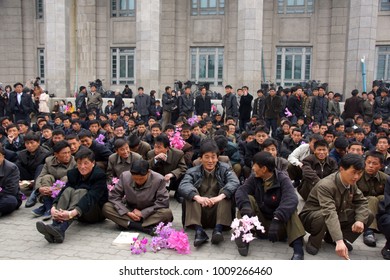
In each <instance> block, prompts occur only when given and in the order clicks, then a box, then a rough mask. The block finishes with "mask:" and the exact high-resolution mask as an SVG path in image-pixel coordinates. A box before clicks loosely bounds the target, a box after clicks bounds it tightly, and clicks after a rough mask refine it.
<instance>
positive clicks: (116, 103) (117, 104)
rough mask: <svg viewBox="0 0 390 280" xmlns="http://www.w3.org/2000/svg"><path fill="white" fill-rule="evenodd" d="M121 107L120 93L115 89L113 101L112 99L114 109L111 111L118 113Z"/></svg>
mask: <svg viewBox="0 0 390 280" xmlns="http://www.w3.org/2000/svg"><path fill="white" fill-rule="evenodd" d="M122 106H123V99H122V95H121V92H120V91H119V89H117V90H116V91H115V99H114V109H113V111H117V112H120V111H121V110H122Z"/></svg>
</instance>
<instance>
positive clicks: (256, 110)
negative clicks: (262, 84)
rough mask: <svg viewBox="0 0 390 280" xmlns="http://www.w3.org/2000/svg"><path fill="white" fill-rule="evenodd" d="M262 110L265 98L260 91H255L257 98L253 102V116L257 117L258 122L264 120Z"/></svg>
mask: <svg viewBox="0 0 390 280" xmlns="http://www.w3.org/2000/svg"><path fill="white" fill-rule="evenodd" d="M264 109H265V97H264V92H263V90H262V89H259V90H258V91H257V98H256V99H255V101H254V102H253V114H252V116H255V115H256V116H257V117H258V120H264Z"/></svg>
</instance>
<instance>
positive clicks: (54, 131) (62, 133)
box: [52, 129, 65, 138]
mask: <svg viewBox="0 0 390 280" xmlns="http://www.w3.org/2000/svg"><path fill="white" fill-rule="evenodd" d="M52 135H53V136H55V135H62V136H64V138H65V132H64V131H63V130H62V129H54V130H53V133H52Z"/></svg>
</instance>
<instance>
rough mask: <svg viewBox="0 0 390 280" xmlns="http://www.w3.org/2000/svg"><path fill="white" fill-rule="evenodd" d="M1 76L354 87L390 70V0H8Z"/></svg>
mask: <svg viewBox="0 0 390 280" xmlns="http://www.w3.org/2000/svg"><path fill="white" fill-rule="evenodd" d="M0 10H1V11H2V13H1V15H0V44H1V47H0V82H2V83H3V85H5V84H13V83H14V82H16V81H26V80H27V79H32V78H35V77H37V76H40V77H41V79H42V82H43V84H44V85H45V88H46V89H48V90H49V92H51V93H55V94H56V96H58V97H69V96H73V94H74V92H75V91H77V89H78V87H79V86H81V85H88V82H89V81H92V80H94V79H97V78H99V79H101V80H103V84H104V87H105V88H106V89H113V90H114V89H117V88H118V89H121V90H122V89H123V87H124V85H125V84H128V85H129V86H130V87H131V88H132V89H133V91H134V90H135V89H136V88H137V87H138V86H143V87H144V88H145V90H146V91H147V92H148V91H149V90H152V89H155V90H157V91H158V92H161V91H162V90H163V89H164V87H165V86H166V85H170V86H173V85H174V81H175V80H180V81H182V82H184V81H187V80H191V81H199V82H208V83H210V88H211V90H216V91H219V92H221V93H223V91H224V85H226V84H231V85H232V86H233V88H238V87H241V86H243V85H247V86H249V88H250V92H255V91H256V90H257V89H258V88H260V85H261V83H262V82H265V81H268V82H272V83H275V84H277V85H281V86H284V87H287V86H291V85H292V84H295V83H297V82H302V81H307V80H320V81H321V82H327V83H329V90H333V91H335V92H340V93H344V94H345V96H348V95H349V93H350V92H351V90H352V89H354V88H357V89H359V90H362V89H363V88H362V68H361V59H362V58H363V57H364V58H365V67H366V77H367V90H370V89H371V82H372V81H373V80H375V79H383V80H386V81H389V80H390V32H388V30H389V28H390V1H389V0H77V1H76V0H1V1H0Z"/></svg>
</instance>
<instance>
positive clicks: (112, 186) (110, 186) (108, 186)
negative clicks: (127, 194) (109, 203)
mask: <svg viewBox="0 0 390 280" xmlns="http://www.w3.org/2000/svg"><path fill="white" fill-rule="evenodd" d="M118 182H119V179H118V178H117V177H114V178H112V180H111V184H109V185H107V189H108V191H112V190H113V189H115V185H116V184H118Z"/></svg>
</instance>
